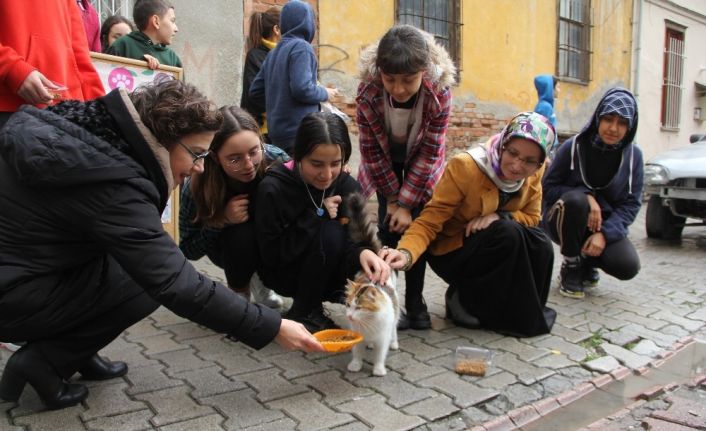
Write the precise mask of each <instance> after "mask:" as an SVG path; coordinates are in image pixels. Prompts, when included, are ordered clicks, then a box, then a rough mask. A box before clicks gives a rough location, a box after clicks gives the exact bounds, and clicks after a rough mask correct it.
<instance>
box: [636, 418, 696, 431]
mask: <svg viewBox="0 0 706 431" xmlns="http://www.w3.org/2000/svg"><path fill="white" fill-rule="evenodd" d="M642 426H643V428H644V429H648V430H652V431H694V428H692V427H686V426H683V425H679V424H675V423H673V422H668V421H663V420H659V419H653V418H646V419H645V420H643V421H642Z"/></svg>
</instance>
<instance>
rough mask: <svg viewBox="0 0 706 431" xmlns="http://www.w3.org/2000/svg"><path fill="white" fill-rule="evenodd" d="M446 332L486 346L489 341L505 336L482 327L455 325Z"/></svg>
mask: <svg viewBox="0 0 706 431" xmlns="http://www.w3.org/2000/svg"><path fill="white" fill-rule="evenodd" d="M444 332H446V333H447V334H451V335H456V336H458V337H461V338H465V339H467V340H469V341H471V342H472V343H475V344H477V345H479V346H485V345H486V344H488V343H491V342H493V341H495V340H499V339H501V338H503V336H502V335H501V334H498V333H497V332H491V331H484V330H481V329H467V328H461V327H458V326H453V327H451V328H449V329H446V330H445V331H444Z"/></svg>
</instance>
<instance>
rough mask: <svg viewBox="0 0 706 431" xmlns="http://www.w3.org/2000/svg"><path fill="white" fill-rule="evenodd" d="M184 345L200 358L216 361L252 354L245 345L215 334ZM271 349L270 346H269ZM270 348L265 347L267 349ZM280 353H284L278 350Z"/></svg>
mask: <svg viewBox="0 0 706 431" xmlns="http://www.w3.org/2000/svg"><path fill="white" fill-rule="evenodd" d="M183 343H184V344H187V345H190V346H192V347H193V348H194V349H196V351H197V352H198V353H197V355H198V356H199V357H200V358H203V359H207V360H210V361H215V360H216V359H217V358H222V357H226V356H238V355H241V356H242V355H248V354H250V353H252V349H250V348H249V347H247V346H246V345H245V344H243V343H236V342H233V341H230V340H228V339H226V338H225V337H223V336H222V335H220V334H215V335H212V336H208V337H200V338H192V339H189V340H184V342H183ZM273 344H275V345H276V344H277V343H273ZM268 347H269V346H268ZM268 347H265V348H266V349H267V348H268ZM277 351H278V352H280V353H281V352H282V350H280V349H279V348H278V350H277Z"/></svg>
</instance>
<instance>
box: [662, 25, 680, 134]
mask: <svg viewBox="0 0 706 431" xmlns="http://www.w3.org/2000/svg"><path fill="white" fill-rule="evenodd" d="M683 75H684V31H683V30H679V29H676V28H673V27H669V26H668V27H667V31H666V35H665V41H664V69H663V80H662V120H661V121H662V127H665V128H668V129H678V128H679V119H680V114H681V110H680V107H681V97H682V77H683Z"/></svg>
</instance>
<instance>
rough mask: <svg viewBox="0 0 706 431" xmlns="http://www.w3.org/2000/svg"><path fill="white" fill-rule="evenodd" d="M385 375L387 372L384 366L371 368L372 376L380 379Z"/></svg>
mask: <svg viewBox="0 0 706 431" xmlns="http://www.w3.org/2000/svg"><path fill="white" fill-rule="evenodd" d="M386 374H387V370H386V369H385V366H384V365H375V366H374V367H373V376H378V377H382V376H384V375H386Z"/></svg>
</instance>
